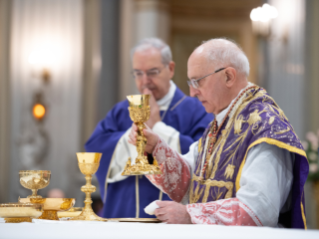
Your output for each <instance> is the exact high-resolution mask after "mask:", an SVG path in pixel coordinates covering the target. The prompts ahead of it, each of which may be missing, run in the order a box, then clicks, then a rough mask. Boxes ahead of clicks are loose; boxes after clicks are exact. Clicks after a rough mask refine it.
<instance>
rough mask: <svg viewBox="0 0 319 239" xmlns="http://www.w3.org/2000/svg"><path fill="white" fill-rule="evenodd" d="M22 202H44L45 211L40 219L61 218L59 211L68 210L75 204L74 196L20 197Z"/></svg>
mask: <svg viewBox="0 0 319 239" xmlns="http://www.w3.org/2000/svg"><path fill="white" fill-rule="evenodd" d="M19 202H22V203H28V202H31V203H35V204H43V213H42V215H41V217H39V219H45V220H59V217H58V214H57V212H58V211H66V210H69V209H70V208H72V207H73V206H74V204H75V199H74V198H20V199H19Z"/></svg>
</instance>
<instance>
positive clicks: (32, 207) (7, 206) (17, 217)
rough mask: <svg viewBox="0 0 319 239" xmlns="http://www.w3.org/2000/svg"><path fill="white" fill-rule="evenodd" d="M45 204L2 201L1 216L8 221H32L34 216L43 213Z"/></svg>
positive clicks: (0, 206) (36, 216)
mask: <svg viewBox="0 0 319 239" xmlns="http://www.w3.org/2000/svg"><path fill="white" fill-rule="evenodd" d="M42 212H43V204H33V203H19V202H18V203H2V204H0V217H4V220H5V222H6V223H17V222H32V218H38V217H40V216H41V215H42Z"/></svg>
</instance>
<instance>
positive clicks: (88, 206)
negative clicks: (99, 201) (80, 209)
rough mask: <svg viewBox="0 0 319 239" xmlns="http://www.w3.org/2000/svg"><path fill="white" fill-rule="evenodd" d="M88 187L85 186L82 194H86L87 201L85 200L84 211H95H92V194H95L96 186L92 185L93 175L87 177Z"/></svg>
mask: <svg viewBox="0 0 319 239" xmlns="http://www.w3.org/2000/svg"><path fill="white" fill-rule="evenodd" d="M85 179H86V185H85V187H86V188H85V190H82V192H84V193H85V195H86V196H85V200H84V204H85V205H84V210H86V211H93V210H92V206H91V204H92V202H93V201H92V199H91V193H93V192H95V186H93V185H92V175H86V176H85Z"/></svg>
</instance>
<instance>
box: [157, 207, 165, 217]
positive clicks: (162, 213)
mask: <svg viewBox="0 0 319 239" xmlns="http://www.w3.org/2000/svg"><path fill="white" fill-rule="evenodd" d="M154 214H155V216H160V215H165V214H166V210H165V209H163V208H156V209H155V211H154Z"/></svg>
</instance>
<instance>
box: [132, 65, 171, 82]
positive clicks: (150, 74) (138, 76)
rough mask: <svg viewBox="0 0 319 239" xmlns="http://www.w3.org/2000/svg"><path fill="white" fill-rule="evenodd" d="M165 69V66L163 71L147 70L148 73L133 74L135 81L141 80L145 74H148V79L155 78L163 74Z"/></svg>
mask: <svg viewBox="0 0 319 239" xmlns="http://www.w3.org/2000/svg"><path fill="white" fill-rule="evenodd" d="M164 68H165V66H164V67H163V68H162V69H158V68H153V69H150V70H147V71H140V70H133V71H132V74H133V76H134V78H135V79H141V78H142V77H143V75H144V74H146V76H147V77H148V78H155V77H156V76H158V75H159V74H160V73H161V71H162V70H163V69H164Z"/></svg>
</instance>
